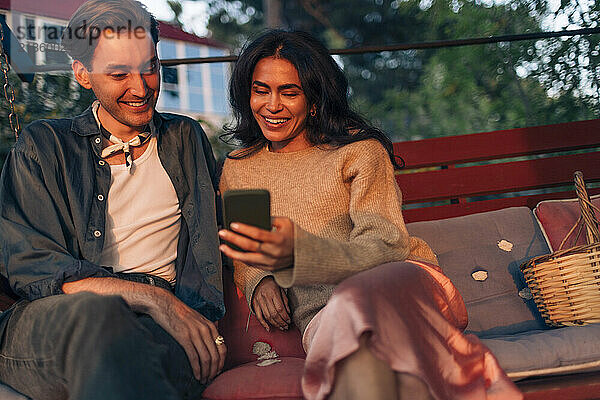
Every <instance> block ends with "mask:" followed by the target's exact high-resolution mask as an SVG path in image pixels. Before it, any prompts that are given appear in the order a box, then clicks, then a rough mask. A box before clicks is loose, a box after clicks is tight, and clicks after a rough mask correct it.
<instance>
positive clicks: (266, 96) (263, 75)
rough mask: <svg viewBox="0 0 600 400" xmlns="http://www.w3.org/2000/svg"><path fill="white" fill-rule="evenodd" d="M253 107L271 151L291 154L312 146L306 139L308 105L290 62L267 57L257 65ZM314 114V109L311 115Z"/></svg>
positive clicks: (254, 79)
mask: <svg viewBox="0 0 600 400" xmlns="http://www.w3.org/2000/svg"><path fill="white" fill-rule="evenodd" d="M250 107H251V108H252V112H253V113H254V118H255V119H256V121H257V122H258V125H259V126H260V129H261V131H262V133H263V135H264V136H265V138H266V139H267V140H268V141H269V142H270V144H271V150H272V151H279V152H290V151H297V150H302V149H305V148H307V147H310V146H311V144H310V143H309V142H308V140H307V138H306V117H307V115H308V103H307V100H306V96H305V95H304V90H302V84H301V83H300V78H299V77H298V71H297V70H296V68H295V67H294V65H293V64H292V63H291V62H289V61H288V60H286V59H284V58H275V57H267V58H263V59H262V60H260V61H259V62H258V63H257V64H256V67H255V69H254V74H252V93H251V94H250ZM314 110H315V108H314V106H313V107H312V111H311V112H312V113H314V112H315V111H314ZM313 116H314V115H313Z"/></svg>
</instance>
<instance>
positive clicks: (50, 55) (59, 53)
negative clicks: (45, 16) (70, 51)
mask: <svg viewBox="0 0 600 400" xmlns="http://www.w3.org/2000/svg"><path fill="white" fill-rule="evenodd" d="M64 29H65V27H64V26H60V25H53V24H44V27H43V34H44V38H43V39H44V42H43V43H42V44H41V45H40V50H41V51H42V53H44V54H46V64H67V63H68V62H69V57H68V56H67V53H65V52H64V51H63V50H62V48H61V45H60V37H61V36H62V31H63V30H64Z"/></svg>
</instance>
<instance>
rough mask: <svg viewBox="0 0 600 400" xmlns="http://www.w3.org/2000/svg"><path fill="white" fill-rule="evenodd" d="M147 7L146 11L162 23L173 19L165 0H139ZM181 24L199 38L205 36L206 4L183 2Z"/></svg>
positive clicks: (186, 0) (189, 0)
mask: <svg viewBox="0 0 600 400" xmlns="http://www.w3.org/2000/svg"><path fill="white" fill-rule="evenodd" d="M140 2H141V3H143V4H145V5H146V7H148V10H149V11H150V12H151V13H152V14H154V16H155V17H156V18H158V19H160V20H163V21H169V20H171V19H172V18H173V12H172V11H171V9H170V8H169V6H168V5H167V0H140ZM181 3H182V5H183V13H182V17H181V19H182V22H183V25H184V27H185V30H187V31H190V32H192V33H195V34H196V35H199V36H205V35H206V34H207V30H206V24H207V23H208V13H207V12H206V4H205V3H204V2H202V1H191V0H184V1H182V2H181Z"/></svg>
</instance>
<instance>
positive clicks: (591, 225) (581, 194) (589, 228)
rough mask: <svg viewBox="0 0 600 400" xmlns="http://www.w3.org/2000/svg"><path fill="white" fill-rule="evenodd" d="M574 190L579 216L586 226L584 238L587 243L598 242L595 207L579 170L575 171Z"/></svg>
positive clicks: (599, 235)
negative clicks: (579, 210) (577, 201)
mask: <svg viewBox="0 0 600 400" xmlns="http://www.w3.org/2000/svg"><path fill="white" fill-rule="evenodd" d="M574 179H575V192H576V193H577V198H578V199H579V207H580V208H581V218H582V219H583V223H584V225H585V228H586V240H587V243H588V244H592V243H595V242H600V234H599V233H598V221H597V220H596V215H595V213H594V209H596V210H597V208H596V207H595V206H594V205H593V204H592V202H591V201H590V197H589V196H588V193H587V190H586V188H585V181H584V180H583V173H582V172H581V171H575V174H574Z"/></svg>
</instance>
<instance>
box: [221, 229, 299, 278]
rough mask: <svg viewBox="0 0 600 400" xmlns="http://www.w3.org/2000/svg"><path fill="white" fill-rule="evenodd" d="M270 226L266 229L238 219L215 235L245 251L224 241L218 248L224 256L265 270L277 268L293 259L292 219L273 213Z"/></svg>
mask: <svg viewBox="0 0 600 400" xmlns="http://www.w3.org/2000/svg"><path fill="white" fill-rule="evenodd" d="M272 223H273V227H274V230H272V231H266V230H264V229H260V228H257V227H254V226H251V225H246V224H242V223H238V222H234V223H232V224H231V226H230V228H231V230H227V229H222V230H220V231H219V236H220V237H221V238H222V239H224V240H226V241H227V242H229V243H232V244H235V245H236V246H238V247H240V248H241V249H244V250H246V251H247V253H245V252H243V251H236V250H233V249H232V248H231V247H229V246H227V245H226V244H222V245H221V246H219V249H220V250H221V251H222V252H223V253H225V255H226V256H227V257H230V258H232V259H234V260H238V261H241V262H243V263H244V264H247V265H251V266H253V267H256V268H260V269H263V270H265V271H277V270H279V269H282V268H285V267H289V266H291V265H292V264H293V263H294V223H293V222H292V220H291V219H289V218H287V217H273V219H272Z"/></svg>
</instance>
